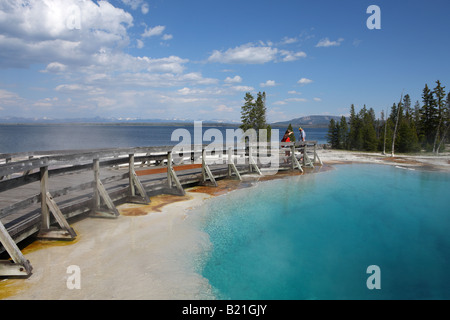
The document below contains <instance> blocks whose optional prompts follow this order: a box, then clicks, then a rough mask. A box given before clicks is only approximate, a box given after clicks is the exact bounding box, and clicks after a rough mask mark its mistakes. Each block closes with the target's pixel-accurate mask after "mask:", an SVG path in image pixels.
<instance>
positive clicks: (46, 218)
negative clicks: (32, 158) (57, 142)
mask: <svg viewBox="0 0 450 320" xmlns="http://www.w3.org/2000/svg"><path fill="white" fill-rule="evenodd" d="M47 184H48V167H41V214H42V216H41V218H42V220H41V229H44V230H48V229H50V212H49V210H48V206H47V191H48V185H47Z"/></svg>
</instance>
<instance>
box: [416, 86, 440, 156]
mask: <svg viewBox="0 0 450 320" xmlns="http://www.w3.org/2000/svg"><path fill="white" fill-rule="evenodd" d="M422 101H423V106H422V108H421V110H420V114H421V115H420V129H421V135H423V139H424V141H423V144H424V146H425V148H426V149H428V150H431V149H432V144H433V140H434V137H435V133H436V128H437V125H438V121H439V120H438V112H437V107H436V100H435V99H434V97H433V93H432V92H431V90H430V89H429V88H428V85H426V84H425V88H424V89H423V93H422Z"/></svg>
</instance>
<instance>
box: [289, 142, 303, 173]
mask: <svg viewBox="0 0 450 320" xmlns="http://www.w3.org/2000/svg"><path fill="white" fill-rule="evenodd" d="M291 157H292V171H294V170H295V168H296V167H297V168H298V169H299V170H300V171H301V172H303V169H302V166H301V164H300V162H298V160H297V157H296V156H295V144H292V145H291Z"/></svg>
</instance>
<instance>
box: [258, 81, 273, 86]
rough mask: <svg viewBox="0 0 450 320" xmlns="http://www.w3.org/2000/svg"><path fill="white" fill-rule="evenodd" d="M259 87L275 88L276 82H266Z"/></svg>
mask: <svg viewBox="0 0 450 320" xmlns="http://www.w3.org/2000/svg"><path fill="white" fill-rule="evenodd" d="M259 85H260V86H261V87H274V86H276V85H277V84H276V82H275V81H274V80H267V81H266V82H263V83H260V84H259Z"/></svg>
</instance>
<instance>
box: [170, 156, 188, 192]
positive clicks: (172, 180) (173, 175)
mask: <svg viewBox="0 0 450 320" xmlns="http://www.w3.org/2000/svg"><path fill="white" fill-rule="evenodd" d="M167 183H168V185H169V189H170V190H171V189H172V186H173V184H175V187H176V188H177V189H178V191H179V194H180V195H182V196H184V195H186V192H185V191H184V189H183V186H182V185H181V183H180V180H178V177H177V175H176V173H175V171H174V170H173V166H172V151H169V152H167Z"/></svg>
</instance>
